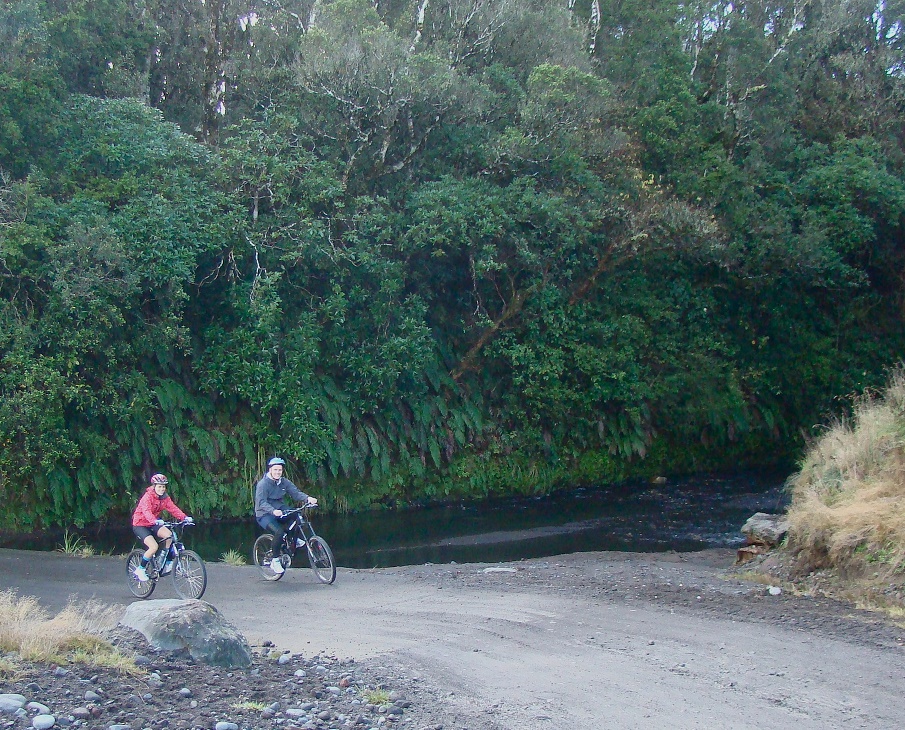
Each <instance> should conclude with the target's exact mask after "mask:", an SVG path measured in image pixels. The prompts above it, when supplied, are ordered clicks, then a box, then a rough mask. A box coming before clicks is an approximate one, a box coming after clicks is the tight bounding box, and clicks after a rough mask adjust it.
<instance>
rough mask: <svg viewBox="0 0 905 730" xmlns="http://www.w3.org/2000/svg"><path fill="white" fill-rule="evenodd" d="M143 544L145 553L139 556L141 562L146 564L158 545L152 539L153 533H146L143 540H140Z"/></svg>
mask: <svg viewBox="0 0 905 730" xmlns="http://www.w3.org/2000/svg"><path fill="white" fill-rule="evenodd" d="M142 542H144V544H145V548H146V549H145V554H144V555H143V556H142V558H141V564H142V565H147V564H148V562H149V561H150V560H151V558H153V557H154V553H156V552H157V548H158V547H160V546H159V545H158V544H157V540H155V539H154V536H153V535H148V536H147V537H146V538H145V539H144V540H142Z"/></svg>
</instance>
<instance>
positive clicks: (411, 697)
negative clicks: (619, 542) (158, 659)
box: [0, 549, 905, 730]
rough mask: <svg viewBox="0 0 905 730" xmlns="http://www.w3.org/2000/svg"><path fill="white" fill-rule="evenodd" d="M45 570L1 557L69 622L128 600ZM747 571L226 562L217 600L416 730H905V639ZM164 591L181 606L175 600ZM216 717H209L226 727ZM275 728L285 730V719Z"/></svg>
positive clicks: (890, 625) (244, 626)
mask: <svg viewBox="0 0 905 730" xmlns="http://www.w3.org/2000/svg"><path fill="white" fill-rule="evenodd" d="M33 555H34V554H33V553H20V552H16V551H7V550H0V576H2V580H3V583H4V585H3V587H4V588H5V587H10V586H9V585H8V583H11V584H13V585H14V586H15V587H16V588H17V590H18V591H19V592H20V593H21V594H27V595H36V596H37V597H38V599H39V600H40V601H41V603H42V604H43V605H45V606H47V607H48V608H50V609H52V610H53V609H57V608H59V607H62V605H65V602H66V600H67V596H68V595H70V594H72V595H73V596H75V597H76V598H77V599H78V600H84V599H88V598H92V597H94V598H96V599H98V600H102V601H106V602H108V603H121V604H125V603H127V602H128V601H129V600H130V597H129V596H127V595H125V583H124V580H123V579H122V561H121V560H116V559H113V558H86V559H82V560H80V559H77V558H71V557H67V556H62V555H48V556H47V557H46V558H44V559H42V560H38V561H35V560H33V559H32V556H33ZM733 560H734V551H732V550H726V549H722V550H709V551H702V552H700V553H683V554H679V553H661V554H640V553H577V554H571V555H562V556H557V557H556V558H550V559H536V560H524V561H517V562H512V563H494V564H483V563H481V564H443V565H419V566H411V567H404V568H388V569H379V570H351V569H341V570H340V573H339V576H338V579H337V582H336V584H335V585H334V586H322V585H319V584H317V583H316V582H315V581H314V579H313V576H312V575H311V573H310V571H308V570H291V571H289V573H288V574H287V576H286V577H285V578H284V579H283V580H281V581H279V582H278V583H265V582H263V581H261V580H260V579H259V578H258V577H257V575H256V573H255V571H254V569H253V568H234V567H230V566H226V565H222V564H213V565H210V566H209V568H210V575H209V578H210V580H209V586H210V587H209V589H208V593H207V594H206V595H205V597H204V598H205V600H207V601H209V602H210V603H212V604H213V605H215V606H216V607H217V608H218V609H219V610H220V611H221V612H222V613H223V614H224V616H225V617H226V618H227V619H228V620H230V621H231V622H232V623H233V624H234V625H236V626H237V628H239V630H240V631H242V633H243V634H244V635H246V637H247V638H248V639H249V641H250V642H251V643H252V644H253V645H254V646H256V647H259V648H263V647H264V643H265V642H267V641H270V642H272V643H274V644H275V645H276V648H277V649H278V651H279V652H283V651H289V652H292V654H293V655H295V656H298V657H299V658H298V659H297V660H296V662H303V661H304V662H306V663H308V664H310V663H312V662H314V665H313V666H316V665H317V661H318V659H317V658H318V657H323V658H327V659H329V663H328V664H324V666H325V667H328V669H330V670H331V671H333V668H335V670H336V671H337V672H340V671H342V669H341V668H342V667H346V668H347V670H348V671H349V672H350V673H353V674H354V673H357V676H359V677H360V681H361V682H363V683H365V684H368V683H373V678H376V677H383V678H384V679H383V680H382V681H383V682H384V684H385V685H386V687H387V689H388V691H396V692H398V693H399V694H400V696H404V697H405V701H408V702H410V703H411V705H410V706H409V707H408V708H404V711H403V714H402V715H401V718H402V719H403V720H404V722H402V720H400V721H399V722H401V723H402V724H400V725H399V726H400V727H406V728H415V730H424V728H430V727H436V726H438V725H442V726H443V727H444V728H445V729H449V728H456V729H457V730H461V728H469V730H478V729H479V728H481V729H484V728H487V729H490V728H494V729H499V730H523V728H525V727H531V728H552V729H555V730H559V729H560V728H570V729H571V730H591V728H594V729H595V730H599V728H600V727H601V723H602V722H604V723H606V724H607V726H611V727H619V728H636V727H637V728H644V727H651V726H653V725H655V724H662V725H663V726H666V727H670V728H676V729H678V730H683V729H685V728H687V729H689V730H690V729H691V728H700V727H704V726H715V725H729V724H733V725H737V726H740V727H743V726H747V725H748V724H750V718H751V717H758V718H759V724H770V725H773V724H774V723H777V724H780V725H781V724H783V723H789V722H792V721H794V722H795V723H796V727H799V728H815V730H816V729H817V728H820V729H821V730H824V729H825V728H827V727H840V726H843V725H844V726H846V727H858V728H860V727H863V728H877V727H894V726H895V725H896V723H897V722H898V718H900V717H901V716H902V714H903V712H905V700H903V698H902V696H901V677H902V676H903V675H905V651H903V645H905V629H903V628H901V627H899V626H897V625H896V624H895V623H894V622H892V621H890V620H888V619H886V618H885V617H883V616H882V615H880V614H874V613H869V612H866V611H859V610H857V609H853V608H851V607H850V606H848V605H845V604H842V603H838V602H835V601H832V600H830V599H825V598H810V597H806V596H798V595H792V594H791V593H790V592H789V591H781V592H779V593H778V594H776V595H774V593H776V591H773V592H771V591H770V590H769V586H767V585H764V584H762V583H757V582H752V581H746V580H743V579H741V578H740V576H739V575H738V574H737V573H736V572H735V571H734V569H733V567H732V563H733ZM76 575H77V576H79V577H80V580H79V581H75V580H73V578H74V576H76ZM774 588H775V586H774ZM158 591H159V594H160V595H159V597H160V598H172V597H173V595H172V591H171V589H170V587H169V586H166V585H162V586H161V587H159V588H158ZM157 597H158V594H157V593H155V598H157ZM321 661H322V660H321ZM344 662H346V663H347V664H345V665H344V664H343V663H344ZM840 667H857V670H856V671H840ZM297 668H302V667H301V665H299V667H297ZM293 671H295V669H294V670H293ZM305 671H307V668H305ZM315 671H317V670H315ZM276 676H277V681H274V682H272V683H267V686H266V687H265V688H264V691H263V693H262V694H261V700H260V701H261V702H266V703H269V704H272V703H274V702H281V703H282V704H281V707H282V708H283V709H281V710H280V712H283V713H284V712H285V709H286V708H288V705H287V704H285V698H284V697H282V694H283V693H284V692H285V691H286V687H287V686H288V685H287V684H286V679H287V677H285V676H282V675H276ZM334 676H337V677H338V678H339V679H342V676H341V674H337V675H334ZM89 679H90V677H89ZM246 679H247V678H246V677H244V676H241V677H240V676H238V675H234V676H233V677H229V678H227V677H225V675H223V677H222V680H221V683H220V684H215V685H214V686H215V687H219V691H218V693H217V692H214V693H212V692H208V691H207V690H205V689H204V686H205V685H206V684H209V683H210V682H211V681H212V680H211V678H210V677H205V676H204V675H203V673H201V672H196V671H194V670H191V671H182V672H179V673H178V676H177V675H176V674H173V675H171V678H170V679H169V680H167V681H172V683H173V685H174V686H173V690H174V691H176V692H178V690H179V689H181V688H182V687H175V685H176V684H184V685H185V688H186V689H188V690H189V691H191V692H193V693H194V695H195V697H196V698H207V697H212V696H213V695H215V694H219V695H222V696H223V697H231V696H234V695H236V693H237V692H239V689H240V688H241V687H242V686H243V682H245V681H246ZM195 682H197V683H198V684H197V685H196V684H193V683H195ZM255 682H256V683H258V680H255ZM37 684H39V685H40V682H37ZM122 684H125V683H122ZM22 686H23V685H22V684H18V685H16V687H18V688H21V687H22ZM25 686H26V687H27V683H26V685H25ZM168 686H169V685H168ZM325 686H326V685H325ZM356 686H358V685H356ZM10 687H11V685H10V684H8V683H7V684H4V685H3V690H2V691H4V692H7V691H12V690H11V689H10ZM135 693H136V692H134V691H133V692H131V694H135ZM23 694H24V693H23ZM139 696H140V695H139ZM290 699H291V700H293V701H300V700H301V697H299V696H297V695H291V696H290ZM315 699H316V698H315ZM81 701H84V700H81ZM172 701H173V703H178V702H181V701H180V700H177V699H176V697H175V696H174V697H173V700H172ZM207 702H208V701H207V700H205V701H204V702H201V701H199V706H202V705H203V706H205V707H206V711H215V710H216V707H213V708H212V707H210V706H208V705H206V704H205V703H207ZM224 702H225V700H224ZM183 706H184V703H183V704H174V705H173V707H172V708H169V709H177V708H178V707H183ZM197 716H198V715H197V714H195V715H192V714H190V713H177V715H176V716H169V715H168V716H163V719H168V720H169V722H170V724H169V727H171V728H172V727H193V725H191V724H183V725H180V724H178V722H177V720H176V717H179V718H180V721H181V719H184V720H185V722H186V723H191V722H194V719H193V718H194V717H197ZM375 717H376V716H375ZM381 717H383V716H381ZM158 719H160V718H159V717H158ZM212 719H213V718H212V717H206V718H204V720H205V722H207V721H208V720H212ZM277 719H282V720H283V721H284V724H283V727H286V722H288V718H287V716H286V715H285V714H282V715H277V716H275V718H272V720H277ZM378 719H379V718H378ZM384 724H385V723H384ZM149 726H150V727H154V725H153V724H152V725H149ZM199 726H203V727H208V728H209V727H212V725H211V724H206V725H204V724H200V725H199ZM251 726H254V727H270V724H253V725H251ZM103 727H106V725H104V726H103ZM326 727H330V725H329V724H328V725H327V726H326ZM363 727H367V725H364V726H363ZM135 730H138V728H136V729H135Z"/></svg>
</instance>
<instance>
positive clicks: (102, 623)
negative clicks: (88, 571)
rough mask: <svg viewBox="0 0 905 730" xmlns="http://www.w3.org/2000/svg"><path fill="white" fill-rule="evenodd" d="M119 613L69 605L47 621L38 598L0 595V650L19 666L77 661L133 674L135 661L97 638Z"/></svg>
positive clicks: (11, 593) (96, 606)
mask: <svg viewBox="0 0 905 730" xmlns="http://www.w3.org/2000/svg"><path fill="white" fill-rule="evenodd" d="M119 612H120V611H119V609H118V608H116V607H111V606H103V605H101V604H100V603H97V602H94V601H91V602H88V603H86V604H84V605H81V606H78V607H76V606H75V605H74V604H72V603H70V604H69V605H67V606H66V608H64V609H63V610H62V611H60V612H59V613H58V614H57V615H56V616H50V615H49V614H48V613H47V611H46V610H45V609H44V608H42V607H41V606H40V605H39V604H38V601H37V599H35V598H33V597H31V596H21V597H20V596H18V595H17V594H16V593H15V591H12V590H6V591H0V651H2V652H4V653H6V654H11V653H12V654H17V655H18V656H19V658H20V659H22V660H24V661H35V662H46V663H57V664H65V663H67V662H77V663H80V664H86V665H89V666H96V667H109V668H113V669H116V670H117V671H120V672H122V673H124V674H136V673H138V672H139V670H138V667H137V666H136V665H135V662H134V660H132V659H131V658H130V657H126V656H125V655H123V654H120V653H119V651H118V650H117V649H116V648H115V647H113V646H112V645H111V644H110V643H109V642H108V641H106V640H104V639H103V638H102V637H101V633H102V632H103V631H105V630H107V629H110V628H112V627H113V626H115V625H116V623H117V620H118V618H119Z"/></svg>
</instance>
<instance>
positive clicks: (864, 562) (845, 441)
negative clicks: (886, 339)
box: [788, 368, 905, 581]
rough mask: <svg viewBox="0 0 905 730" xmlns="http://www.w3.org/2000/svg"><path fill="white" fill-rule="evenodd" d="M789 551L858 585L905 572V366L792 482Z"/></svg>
mask: <svg viewBox="0 0 905 730" xmlns="http://www.w3.org/2000/svg"><path fill="white" fill-rule="evenodd" d="M789 486H790V488H791V490H792V506H791V508H790V509H789V514H788V517H789V523H790V528H789V538H788V546H789V547H790V548H791V549H792V550H793V551H794V552H795V553H796V554H797V555H798V558H799V566H800V570H802V571H803V572H806V571H811V570H815V569H818V568H831V569H834V570H836V571H838V572H839V573H840V574H842V575H848V576H850V577H851V578H852V579H853V580H857V579H859V578H866V577H869V578H871V579H873V580H877V579H880V580H886V581H889V580H898V579H901V577H902V576H903V573H905V369H902V368H900V369H898V370H896V371H895V372H893V373H892V375H891V376H890V380H889V384H888V386H887V388H886V390H885V391H884V392H883V393H882V394H879V395H877V396H874V397H870V396H864V397H861V398H860V399H858V400H857V401H856V403H855V408H854V411H853V414H852V417H851V419H849V420H847V421H840V422H838V423H836V424H834V425H833V426H832V427H831V428H830V429H829V430H828V431H827V432H826V433H825V434H824V435H823V437H822V438H821V439H819V440H818V441H817V442H816V443H815V444H813V446H812V448H811V449H810V451H809V452H808V454H807V456H806V457H805V459H804V461H803V463H802V467H801V471H800V472H799V473H798V474H796V475H795V476H793V477H792V478H791V479H790V481H789Z"/></svg>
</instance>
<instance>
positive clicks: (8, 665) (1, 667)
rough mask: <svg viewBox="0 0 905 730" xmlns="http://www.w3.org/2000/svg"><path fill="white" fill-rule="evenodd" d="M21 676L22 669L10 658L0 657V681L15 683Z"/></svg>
mask: <svg viewBox="0 0 905 730" xmlns="http://www.w3.org/2000/svg"><path fill="white" fill-rule="evenodd" d="M21 676H22V668H21V667H20V666H19V663H18V662H17V661H16V659H15V658H14V657H12V656H0V679H6V680H10V681H15V680H17V679H19V678H20V677H21Z"/></svg>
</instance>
